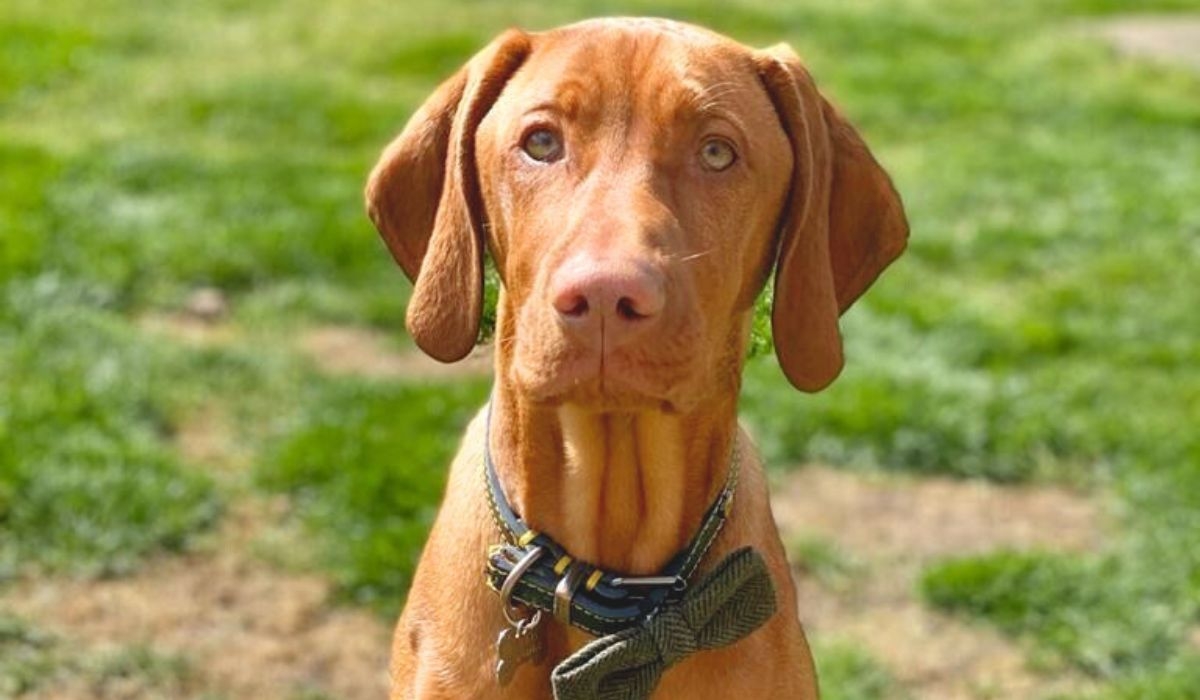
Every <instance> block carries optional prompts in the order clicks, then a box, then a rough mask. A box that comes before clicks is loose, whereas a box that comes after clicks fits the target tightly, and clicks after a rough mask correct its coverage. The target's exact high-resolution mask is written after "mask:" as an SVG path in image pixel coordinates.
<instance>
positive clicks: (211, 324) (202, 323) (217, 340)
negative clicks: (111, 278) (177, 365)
mask: <svg viewBox="0 0 1200 700" xmlns="http://www.w3.org/2000/svg"><path fill="white" fill-rule="evenodd" d="M137 325H138V327H139V328H141V329H142V330H143V331H146V332H148V333H152V334H155V335H160V336H164V337H167V338H170V339H171V340H174V341H177V342H180V343H183V344H184V345H190V346H192V347H201V348H203V347H217V346H223V345H229V344H231V343H233V342H234V341H236V340H237V339H238V335H239V334H238V331H237V329H236V328H235V327H234V326H233V325H231V324H229V323H221V322H218V321H214V320H211V319H206V318H201V317H199V316H193V315H192V314H189V313H184V312H178V313H149V314H145V315H143V316H141V317H139V318H138V320H137Z"/></svg>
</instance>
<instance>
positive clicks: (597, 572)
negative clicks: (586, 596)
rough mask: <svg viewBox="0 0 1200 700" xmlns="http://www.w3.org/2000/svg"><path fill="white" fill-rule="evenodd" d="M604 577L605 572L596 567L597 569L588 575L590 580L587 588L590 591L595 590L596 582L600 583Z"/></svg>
mask: <svg viewBox="0 0 1200 700" xmlns="http://www.w3.org/2000/svg"><path fill="white" fill-rule="evenodd" d="M603 577H604V572H603V571H601V570H600V569H596V570H595V571H593V572H592V575H591V576H588V580H587V584H586V585H587V589H588V590H589V591H590V590H593V589H594V588H596V584H598V583H600V579H601V578H603Z"/></svg>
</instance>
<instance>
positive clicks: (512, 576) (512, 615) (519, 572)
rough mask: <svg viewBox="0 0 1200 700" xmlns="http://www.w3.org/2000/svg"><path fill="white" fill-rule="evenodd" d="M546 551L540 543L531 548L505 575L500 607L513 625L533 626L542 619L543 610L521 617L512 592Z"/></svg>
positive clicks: (505, 617) (501, 588) (501, 587)
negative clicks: (527, 617) (530, 615)
mask: <svg viewBox="0 0 1200 700" xmlns="http://www.w3.org/2000/svg"><path fill="white" fill-rule="evenodd" d="M545 553H546V550H545V549H544V548H543V547H541V546H540V545H539V546H536V547H533V548H531V549H530V550H529V551H528V552H526V553H525V556H523V557H521V558H520V559H519V560H518V561H517V563H516V564H513V568H512V570H511V571H509V572H508V576H505V577H504V585H502V586H500V609H501V610H503V611H504V619H506V620H508V624H510V625H512V626H513V627H520V626H522V625H530V626H533V625H536V624H537V623H538V621H540V620H541V615H542V611H541V610H536V611H534V613H533V617H531V618H529V619H525V618H522V617H520V611H519V610H517V609H516V606H514V605H513V604H512V594H513V591H514V590H515V589H516V587H517V581H520V580H521V577H522V576H524V575H525V572H526V571H529V568H530V567H532V566H533V565H534V564H536V563H537V560H538V559H541V558H542V555H543V554H545Z"/></svg>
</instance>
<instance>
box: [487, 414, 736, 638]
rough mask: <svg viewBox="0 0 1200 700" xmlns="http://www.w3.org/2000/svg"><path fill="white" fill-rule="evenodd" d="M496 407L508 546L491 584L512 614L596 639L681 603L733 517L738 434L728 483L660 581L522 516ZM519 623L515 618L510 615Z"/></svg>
mask: <svg viewBox="0 0 1200 700" xmlns="http://www.w3.org/2000/svg"><path fill="white" fill-rule="evenodd" d="M490 435H491V406H490V404H489V407H488V416H487V430H486V431H485V434H484V449H483V472H484V480H485V482H486V485H487V496H488V505H489V507H490V509H491V511H492V517H493V519H494V520H495V522H496V527H497V529H499V531H500V534H501V536H502V537H503V538H504V541H503V542H502V543H500V544H496V545H492V546H491V547H489V550H488V555H487V567H486V570H485V575H486V582H487V585H488V587H489V588H491V589H492V590H494V591H497V592H499V593H502V596H501V597H502V598H503V604H504V605H505V612H506V614H509V612H508V605H509V604H510V602H516V603H520V604H523V605H525V606H526V607H528V608H530V609H532V610H534V611H535V614H539V612H540V611H546V612H549V613H552V614H553V615H554V616H555V617H556V618H557V619H558V620H559V621H560V622H563V623H565V624H570V625H574V626H575V627H578V628H579V629H582V630H584V631H585V632H589V633H591V634H593V635H596V636H603V635H608V634H613V633H614V632H619V631H621V630H624V629H628V628H630V627H634V626H636V625H639V624H641V623H642V622H644V621H646V620H647V619H648V618H649V617H651V616H652V615H653V614H654V613H655V612H656V611H657V610H658V609H659V608H661V607H662V606H663V605H664V604H666V603H670V602H675V601H677V600H679V598H681V597H682V594H683V592H684V591H685V590H686V589H687V587H688V585H689V583H690V581H691V579H692V576H693V575H694V574H695V572H696V567H697V566H699V564H700V561H701V560H702V559H703V558H704V555H705V554H706V553H707V552H708V549H709V547H711V546H712V543H713V542H714V541H715V540H716V539H717V535H718V534H719V533H720V532H721V528H722V527H723V526H724V525H725V521H726V519H727V518H728V517H729V511H730V508H731V506H732V505H733V494H734V491H735V489H736V487H737V479H738V471H739V466H740V462H741V455H740V450H739V449H738V447H737V440H736V437H735V439H734V446H733V450H732V455H731V456H730V463H729V471H728V473H727V474H726V477H725V485H724V486H723V487H722V488H721V492H720V493H718V494H717V497H716V498H715V499H714V500H713V502H712V504H711V505H710V506H709V507H708V510H707V511H706V512H705V514H704V517H703V519H702V520H701V521H700V528H699V530H697V531H696V534H695V535H693V537H692V539H691V541H690V542H689V543H688V545H687V546H686V547H685V548H683V549H682V550H680V551H679V552H677V553H676V554H675V556H673V557H672V558H671V559H670V561H668V562H667V565H666V566H665V567H664V568H663V569H662V571H660V572H659V573H658V574H657V575H655V576H628V575H625V574H622V573H619V572H612V571H604V570H603V569H601V568H599V567H597V566H595V565H593V564H590V563H588V562H584V561H580V560H579V559H577V558H575V557H573V556H571V554H570V553H569V552H567V550H566V549H565V548H563V547H562V546H561V545H559V544H558V543H557V542H555V541H554V540H553V539H552V538H551V537H550V536H549V535H547V534H545V533H542V532H538V531H536V530H534V529H532V528H530V527H529V525H528V524H526V522H525V521H524V520H522V519H521V516H519V515H518V514H517V513H516V511H515V510H514V509H513V507H512V504H511V503H510V502H509V500H508V497H507V496H505V494H504V487H503V485H502V484H501V483H500V477H499V475H498V474H497V473H496V465H495V463H494V462H493V461H492V454H491V440H490V439H489V438H490ZM510 618H511V615H510Z"/></svg>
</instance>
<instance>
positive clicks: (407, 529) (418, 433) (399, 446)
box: [260, 382, 487, 613]
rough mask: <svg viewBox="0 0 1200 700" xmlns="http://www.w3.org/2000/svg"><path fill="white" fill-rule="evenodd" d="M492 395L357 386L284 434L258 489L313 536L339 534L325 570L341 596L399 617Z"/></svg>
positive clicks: (332, 393)
mask: <svg viewBox="0 0 1200 700" xmlns="http://www.w3.org/2000/svg"><path fill="white" fill-rule="evenodd" d="M486 397H487V387H486V386H484V385H483V384H482V383H480V382H472V383H466V384H455V385H447V386H441V385H436V384H431V385H428V386H411V387H406V386H395V385H373V384H364V383H357V382H351V383H347V384H345V385H339V386H337V387H335V388H332V389H330V390H329V391H327V392H323V393H321V394H320V401H319V402H318V403H315V404H313V405H312V406H311V408H310V409H309V411H308V412H307V413H306V414H305V415H303V416H302V417H301V418H299V420H298V422H297V425H295V426H293V427H291V428H290V429H289V430H288V431H287V437H286V438H285V439H284V440H283V441H282V443H281V444H280V445H279V446H278V448H277V449H276V451H275V452H274V454H273V455H271V456H269V458H268V459H267V460H266V461H265V462H264V467H263V469H262V470H261V476H260V478H261V480H262V483H263V484H264V485H265V486H266V487H268V488H272V489H275V490H279V491H282V492H285V493H290V494H292V496H293V497H294V500H295V502H296V503H297V506H298V509H299V512H300V514H301V517H303V518H304V519H305V521H306V523H307V524H308V525H309V526H311V527H312V529H313V530H314V531H316V532H321V533H338V535H337V539H336V544H334V543H331V544H333V546H330V547H327V548H326V555H325V562H326V564H327V565H328V566H329V568H330V571H331V573H332V574H333V576H334V579H335V580H336V581H337V583H338V584H339V587H340V590H341V591H342V593H343V595H345V596H347V597H348V598H349V599H351V600H354V601H355V602H358V603H362V604H368V605H371V606H373V607H375V608H377V609H380V610H383V611H386V612H388V613H394V612H396V611H398V609H399V605H400V604H401V603H402V602H403V596H404V593H405V591H406V590H408V584H409V582H410V581H411V578H412V572H413V569H414V568H415V567H416V563H417V557H418V555H419V554H420V552H421V548H422V546H423V545H424V542H425V536H426V534H427V533H428V529H429V526H430V525H431V524H432V522H433V516H434V514H435V513H436V510H437V503H438V501H439V500H440V498H441V494H442V489H443V487H444V477H445V467H446V465H447V464H448V462H449V460H450V458H451V457H452V456H453V455H454V451H455V450H456V449H457V447H458V442H459V438H460V436H461V434H462V428H463V426H464V425H465V424H466V421H467V419H468V418H470V416H471V415H473V414H474V412H475V411H476V410H478V408H479V406H480V405H481V404H482V402H483V401H484V400H485V399H486Z"/></svg>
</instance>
